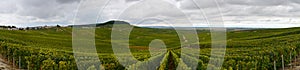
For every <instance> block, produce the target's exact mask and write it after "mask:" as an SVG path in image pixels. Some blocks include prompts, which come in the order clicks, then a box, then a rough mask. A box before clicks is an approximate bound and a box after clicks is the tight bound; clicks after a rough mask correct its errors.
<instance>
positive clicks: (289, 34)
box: [0, 27, 300, 70]
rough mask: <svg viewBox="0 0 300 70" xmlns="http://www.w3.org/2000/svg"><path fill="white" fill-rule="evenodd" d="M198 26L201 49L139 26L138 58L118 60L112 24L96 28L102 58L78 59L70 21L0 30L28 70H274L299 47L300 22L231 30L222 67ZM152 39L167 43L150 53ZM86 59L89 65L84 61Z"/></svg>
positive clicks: (5, 47) (2, 43) (133, 46)
mask: <svg viewBox="0 0 300 70" xmlns="http://www.w3.org/2000/svg"><path fill="white" fill-rule="evenodd" d="M197 32H198V36H199V43H200V44H196V45H200V48H201V49H195V48H192V47H190V48H184V49H186V50H188V51H184V50H181V49H182V48H180V47H181V44H180V39H179V38H178V35H177V34H176V31H175V30H174V29H153V28H140V27H136V28H134V29H133V31H132V32H131V35H130V41H129V48H130V50H131V53H132V55H133V57H134V58H130V54H121V55H122V56H123V57H124V58H125V57H128V59H124V60H120V61H118V58H117V57H116V55H115V54H113V50H112V47H111V37H110V36H111V35H110V34H111V28H110V27H105V28H103V27H99V28H97V29H96V32H95V34H96V35H95V38H96V39H95V41H96V44H95V45H96V47H97V49H96V50H97V51H98V52H97V53H98V57H99V59H100V61H101V62H94V61H91V60H86V61H82V63H76V62H75V61H76V60H78V59H75V58H74V56H73V54H74V53H73V52H72V28H71V27H65V28H51V29H41V30H27V31H21V30H20V31H9V30H0V55H1V58H2V59H5V60H6V61H7V62H9V63H10V64H11V65H12V66H14V67H16V68H19V69H28V70H94V69H108V70H124V69H128V70H175V69H180V70H194V69H197V70H205V69H207V68H212V69H221V70H274V69H280V68H282V67H287V66H288V65H289V63H291V62H292V60H294V59H296V58H297V55H299V53H300V42H299V41H300V28H286V29H256V30H244V31H228V32H227V48H226V55H225V57H224V62H223V65H222V67H216V66H215V65H213V64H209V61H210V60H211V59H214V57H211V56H213V55H211V50H212V48H211V42H210V41H211V38H210V36H211V35H210V32H209V31H208V30H198V31H197ZM154 39H160V40H162V41H163V42H164V43H165V45H166V47H167V49H165V51H162V52H157V53H150V52H149V50H148V49H149V47H148V45H149V43H150V42H151V41H152V40H154ZM159 50H162V49H159ZM183 51H184V52H183ZM182 52H183V53H182ZM195 52H197V53H195ZM198 53H199V54H198ZM83 59H88V57H83ZM130 59H136V60H138V61H134V60H130ZM83 63H84V64H85V65H80V64H83ZM87 63H88V64H87ZM124 63H127V64H126V65H124ZM77 66H78V67H80V68H79V69H78V68H77Z"/></svg>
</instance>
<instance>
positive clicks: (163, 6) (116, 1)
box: [0, 0, 300, 28]
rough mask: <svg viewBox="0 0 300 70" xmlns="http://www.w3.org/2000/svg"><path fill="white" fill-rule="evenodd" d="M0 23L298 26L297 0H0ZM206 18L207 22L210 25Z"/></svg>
mask: <svg viewBox="0 0 300 70" xmlns="http://www.w3.org/2000/svg"><path fill="white" fill-rule="evenodd" d="M0 5H1V6H0V25H12V26H17V27H30V26H44V25H57V24H58V25H64V26H66V25H72V24H91V23H98V22H99V23H100V22H106V21H109V20H123V21H127V22H129V23H131V24H133V25H138V26H171V25H172V26H182V27H209V26H211V25H213V24H223V25H224V26H225V27H246V28H287V27H300V17H299V16H300V0H1V1H0ZM210 24H211V25H210Z"/></svg>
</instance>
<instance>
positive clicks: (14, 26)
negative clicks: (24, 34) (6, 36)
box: [0, 26, 17, 28]
mask: <svg viewBox="0 0 300 70" xmlns="http://www.w3.org/2000/svg"><path fill="white" fill-rule="evenodd" d="M0 28H17V27H16V26H0Z"/></svg>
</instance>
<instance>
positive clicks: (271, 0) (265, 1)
mask: <svg viewBox="0 0 300 70" xmlns="http://www.w3.org/2000/svg"><path fill="white" fill-rule="evenodd" d="M224 1H225V2H226V3H228V4H233V5H254V6H274V5H282V4H285V3H287V2H288V0H224Z"/></svg>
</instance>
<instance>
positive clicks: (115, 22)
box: [68, 20, 133, 27]
mask: <svg viewBox="0 0 300 70" xmlns="http://www.w3.org/2000/svg"><path fill="white" fill-rule="evenodd" d="M114 24H120V25H130V26H133V25H131V24H130V23H128V22H125V21H119V20H112V21H108V22H104V23H96V24H83V25H69V26H68V27H95V26H96V27H113V25H114Z"/></svg>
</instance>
